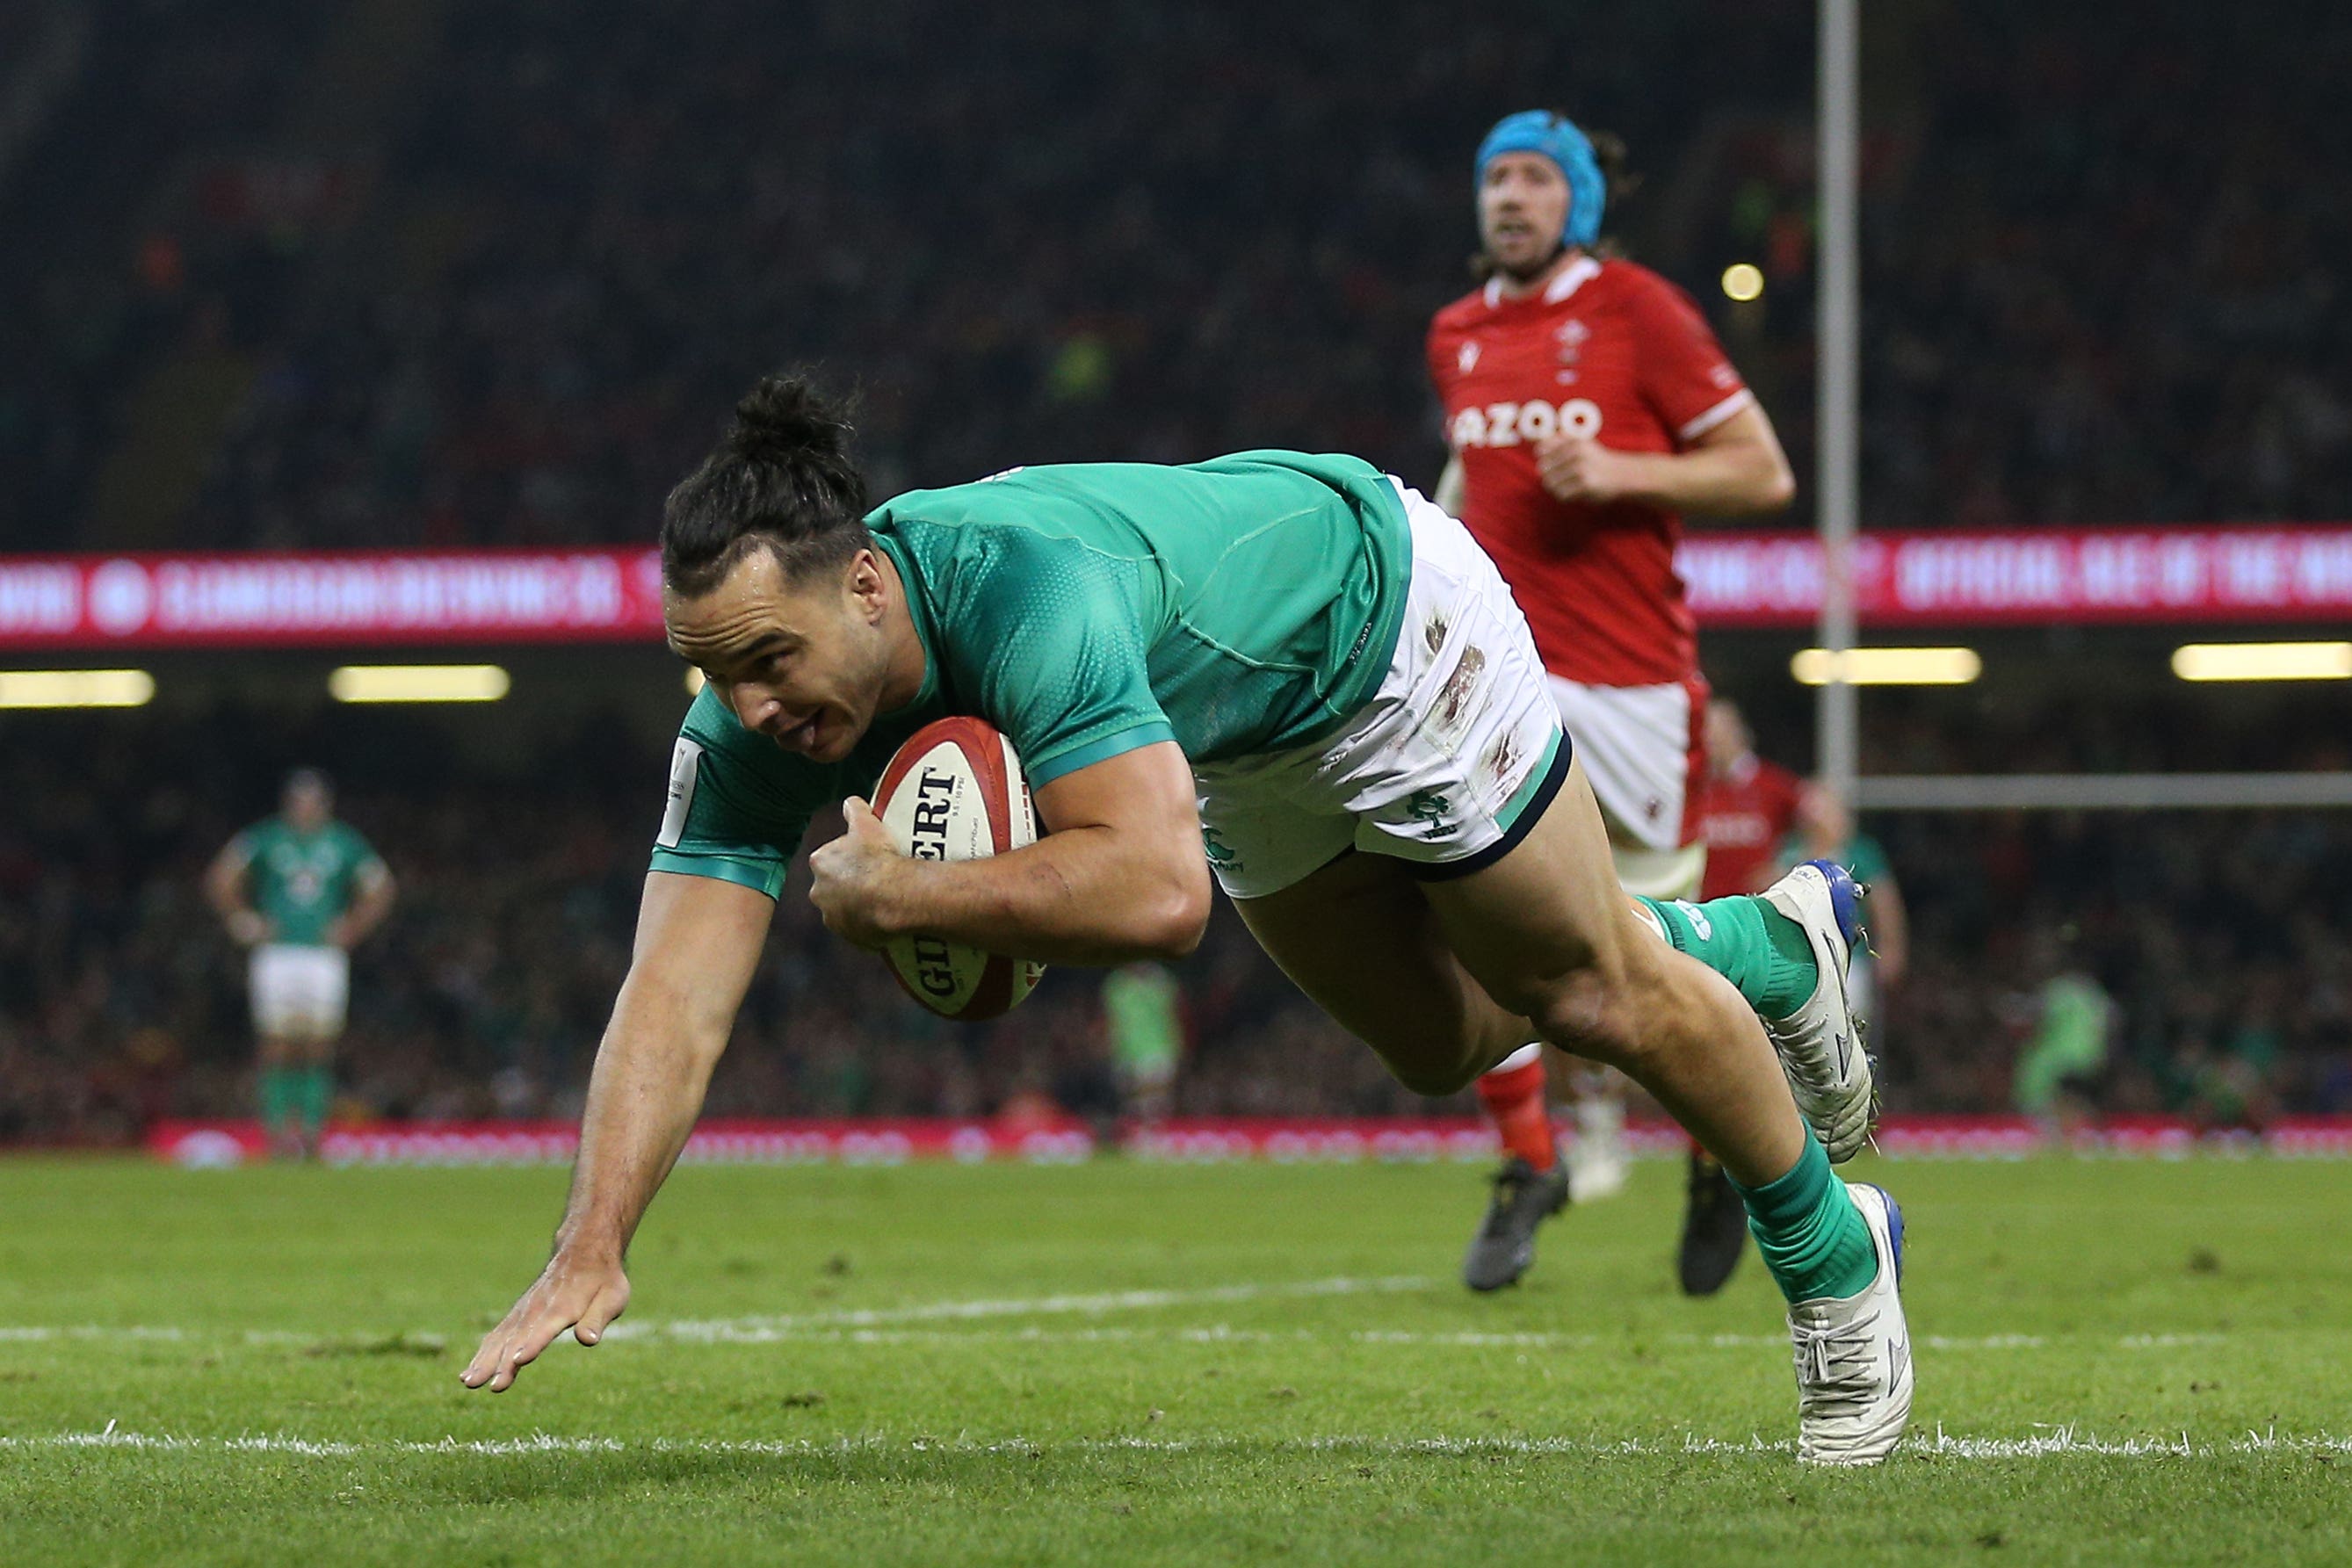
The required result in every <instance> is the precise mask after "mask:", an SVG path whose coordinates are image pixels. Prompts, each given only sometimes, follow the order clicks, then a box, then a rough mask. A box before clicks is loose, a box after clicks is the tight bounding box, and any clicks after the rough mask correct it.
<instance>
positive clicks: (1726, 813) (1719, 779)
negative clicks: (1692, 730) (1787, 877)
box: [1693, 697, 1810, 899]
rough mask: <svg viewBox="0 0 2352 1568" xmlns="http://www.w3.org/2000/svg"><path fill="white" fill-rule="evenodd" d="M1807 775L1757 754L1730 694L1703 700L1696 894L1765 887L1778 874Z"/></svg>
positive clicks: (1800, 810)
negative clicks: (1701, 865) (1702, 860)
mask: <svg viewBox="0 0 2352 1568" xmlns="http://www.w3.org/2000/svg"><path fill="white" fill-rule="evenodd" d="M1808 800H1810V796H1809V794H1808V787H1807V785H1806V783H1805V781H1804V780H1803V779H1800V778H1798V777H1797V776H1796V775H1795V774H1794V773H1791V772H1790V771H1789V770H1788V769H1787V768H1783V767H1781V766H1780V764H1779V763H1777V762H1767V761H1766V760H1765V759H1764V758H1761V757H1759V756H1757V755H1756V736H1755V733H1754V732H1753V731H1752V730H1750V729H1749V728H1748V720H1747V718H1746V716H1743V715H1742V714H1741V713H1740V711H1739V706H1738V704H1737V703H1735V702H1733V701H1732V700H1731V699H1730V698H1729V697H1717V698H1715V699H1714V700H1713V701H1711V702H1709V703H1708V704H1707V705H1706V771H1705V772H1704V773H1703V774H1702V775H1701V776H1700V779H1699V787H1698V804H1697V805H1696V807H1695V808H1694V809H1693V810H1694V815H1696V818H1697V819H1698V831H1699V838H1700V839H1701V841H1704V842H1705V843H1706V878H1705V879H1704V880H1703V881H1702V882H1701V883H1700V884H1699V896H1700V897H1701V898H1703V899H1706V898H1718V897H1721V896H1722V895H1723V894H1727V893H1761V892H1763V891H1764V889H1765V888H1766V887H1768V886H1769V885H1770V884H1771V883H1772V882H1773V880H1774V879H1775V878H1777V877H1779V876H1780V870H1781V861H1782V858H1783V857H1782V854H1781V849H1782V846H1783V845H1784V844H1785V843H1786V842H1787V841H1788V839H1789V835H1790V834H1791V833H1793V832H1795V831H1797V829H1798V826H1799V825H1800V824H1801V822H1802V821H1803V820H1804V818H1805V815H1806V810H1807V803H1808Z"/></svg>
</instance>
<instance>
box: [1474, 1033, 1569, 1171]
mask: <svg viewBox="0 0 2352 1568" xmlns="http://www.w3.org/2000/svg"><path fill="white" fill-rule="evenodd" d="M1512 1060H1513V1059H1512V1058H1506V1059H1505V1063H1504V1065H1503V1066H1501V1067H1497V1068H1496V1069H1494V1070H1493V1071H1489V1072H1487V1073H1486V1074H1485V1075H1483V1076H1482V1077H1481V1078H1480V1079H1479V1080H1478V1098H1479V1100H1480V1101H1481V1102H1482V1103H1484V1104H1485V1105H1486V1114H1487V1115H1488V1116H1489V1117H1491V1118H1492V1119H1493V1121H1494V1124H1495V1128H1496V1131H1497V1132H1499V1133H1501V1134H1503V1147H1504V1148H1505V1149H1506V1150H1507V1151H1508V1152H1510V1153H1511V1154H1515V1155H1518V1156H1519V1158H1521V1159H1523V1160H1525V1161H1527V1162H1528V1165H1530V1166H1534V1167H1535V1168H1536V1169H1537V1170H1539V1171H1548V1170H1549V1169H1551V1167H1552V1166H1553V1165H1554V1164H1556V1163H1557V1162H1558V1161H1559V1142H1558V1140H1557V1139H1556V1138H1555V1137H1554V1135H1553V1134H1552V1130H1551V1108H1550V1106H1549V1104H1547V1103H1546V1102H1545V1099H1544V1064H1543V1056H1542V1054H1541V1053H1540V1051H1538V1053H1536V1054H1535V1055H1533V1056H1531V1057H1530V1058H1529V1059H1528V1061H1524V1062H1520V1063H1519V1064H1518V1065H1517V1066H1513V1065H1511V1061H1512Z"/></svg>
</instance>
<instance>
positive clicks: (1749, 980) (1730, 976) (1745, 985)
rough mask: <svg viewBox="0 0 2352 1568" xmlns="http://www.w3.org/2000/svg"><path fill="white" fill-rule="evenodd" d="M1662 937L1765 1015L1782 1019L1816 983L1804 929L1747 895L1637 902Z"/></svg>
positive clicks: (1817, 978)
mask: <svg viewBox="0 0 2352 1568" xmlns="http://www.w3.org/2000/svg"><path fill="white" fill-rule="evenodd" d="M1641 902H1642V903H1643V904H1647V905H1648V906H1649V909H1650V913H1651V914H1653V915H1656V916H1657V919H1658V924H1659V925H1662V926H1664V928H1665V933H1666V940H1667V941H1668V942H1669V943H1671V944H1673V946H1674V948H1675V951H1676V952H1678V953H1687V954H1689V955H1690V956H1692V957H1694V958H1696V959H1697V960H1698V961H1699V962H1700V963H1702V964H1705V965H1706V967H1708V968H1710V969H1713V970H1714V971H1715V972H1716V973H1717V974H1718V975H1721V976H1722V977H1724V978H1725V979H1727V980H1729V981H1730V982H1731V983H1732V984H1733V985H1734V986H1736V987H1738V990H1739V994H1740V995H1741V996H1743V997H1745V998H1748V1006H1749V1007H1751V1008H1754V1009H1756V1010H1757V1011H1758V1012H1759V1013H1760V1014H1762V1015H1763V1016H1764V1017H1766V1018H1768V1019H1784V1018H1787V1017H1788V1016H1789V1015H1790V1014H1791V1013H1793V1012H1795V1011H1796V1010H1797V1009H1799V1008H1801V1007H1803V1006H1804V1005H1805V1002H1806V1000H1807V999H1808V998H1811V996H1812V994H1813V988H1814V987H1815V986H1817V985H1819V984H1821V979H1822V970H1821V966H1820V965H1819V964H1818V963H1816V962H1815V961H1814V959H1813V945H1812V944H1811V942H1809V941H1807V940H1806V939H1805V928H1804V927H1803V926H1801V925H1798V924H1797V923H1796V922H1795V921H1793V920H1791V919H1790V918H1789V917H1788V916H1787V915H1783V914H1781V913H1780V911H1779V910H1777V909H1775V908H1773V907H1772V906H1771V905H1770V904H1767V903H1765V902H1764V901H1763V900H1762V899H1760V898H1757V897H1754V896H1751V895H1748V894H1741V895H1740V896H1738V897H1736V898H1711V899H1708V900H1707V901H1706V903H1705V904H1692V903H1690V902H1688V901H1687V900H1684V899H1676V900H1675V901H1674V902H1672V903H1667V902H1665V901H1664V900H1660V899H1655V898H1644V899H1643V900H1641Z"/></svg>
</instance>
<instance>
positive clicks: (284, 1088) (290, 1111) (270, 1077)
mask: <svg viewBox="0 0 2352 1568" xmlns="http://www.w3.org/2000/svg"><path fill="white" fill-rule="evenodd" d="M257 1090H258V1098H259V1099H260V1101H261V1126H262V1130H263V1131H265V1132H267V1133H268V1134H269V1135H270V1136H271V1137H273V1138H275V1137H278V1136H281V1135H283V1134H284V1133H285V1132H286V1130H287V1128H288V1127H289V1125H290V1124H292V1122H293V1120H294V1097H295V1085H294V1070H293V1069H292V1068H290V1067H265V1068H263V1069H262V1070H261V1074H260V1080H259V1082H258V1083H257Z"/></svg>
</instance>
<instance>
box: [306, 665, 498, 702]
mask: <svg viewBox="0 0 2352 1568" xmlns="http://www.w3.org/2000/svg"><path fill="white" fill-rule="evenodd" d="M511 684H512V683H511V682H509V680H508V679H507V673H506V671H504V670H502V669H500V668H499V666H498V665H496V664H345V665H343V666H342V667H341V669H339V670H337V671H336V672H335V673H334V674H331V675H329V676H328V677H327V690H328V692H329V693H330V694H331V695H333V697H334V699H335V700H336V701H337V702H339V703H494V702H497V701H498V700H499V698H500V697H503V696H505V695H507V688H508V686H509V685H511Z"/></svg>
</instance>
